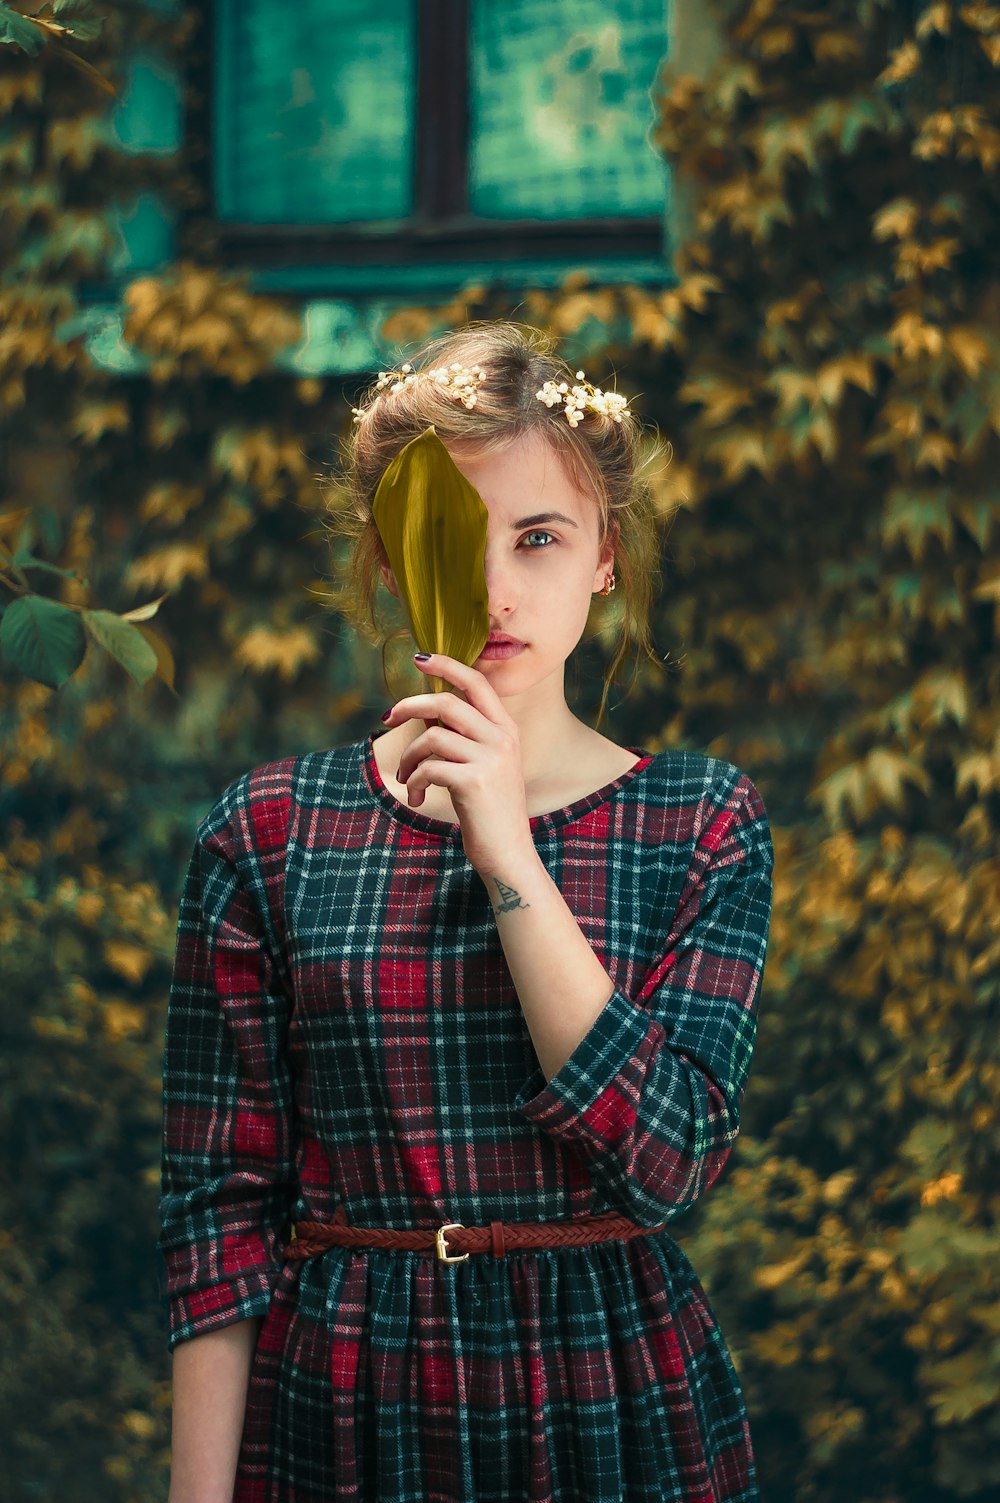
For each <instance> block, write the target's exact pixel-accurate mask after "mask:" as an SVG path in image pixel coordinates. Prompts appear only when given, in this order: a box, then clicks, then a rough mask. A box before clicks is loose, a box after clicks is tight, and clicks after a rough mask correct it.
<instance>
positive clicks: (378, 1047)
mask: <svg viewBox="0 0 1000 1503" xmlns="http://www.w3.org/2000/svg"><path fill="white" fill-rule="evenodd" d="M429 427H433V428H434V430H435V432H436V433H437V435H438V437H439V438H440V439H441V441H442V442H443V443H444V445H445V447H446V448H447V450H448V453H449V454H450V456H451V459H452V460H453V461H454V463H455V464H456V465H457V466H458V468H459V469H460V470H461V472H462V473H463V474H464V476H465V477H466V480H468V481H469V482H471V484H472V485H473V486H474V487H475V488H476V489H477V490H478V492H479V495H480V498H481V500H482V502H483V504H484V505H485V508H486V511H487V514H488V526H487V536H486V545H485V553H484V557H483V567H484V570H485V582H486V592H487V596H488V608H489V627H490V635H491V637H493V636H495V635H503V636H504V637H506V638H508V639H514V643H515V645H514V646H513V647H508V648H507V649H506V650H491V649H490V648H489V646H488V645H487V647H486V648H485V649H484V651H483V652H482V654H481V655H480V656H479V657H478V658H477V659H476V661H475V662H474V663H472V664H471V665H470V664H467V663H464V662H461V661H459V660H458V659H456V658H453V657H449V656H447V655H443V654H437V655H432V656H431V657H430V658H429V659H428V660H426V661H422V662H419V663H418V666H419V667H420V668H421V670H422V671H424V672H426V673H428V674H431V675H434V676H436V677H438V678H439V679H440V680H443V681H444V683H445V684H446V686H447V687H446V688H445V690H444V692H441V693H430V692H429V690H430V688H431V685H430V684H429V683H428V685H427V687H426V690H424V691H422V692H416V693H413V694H410V695H408V696H406V697H404V698H403V699H401V700H399V701H398V702H397V703H396V704H394V705H392V706H391V707H390V710H389V711H388V712H387V717H383V718H385V719H387V724H388V729H384V730H379V731H373V732H371V733H369V735H367V736H366V737H365V738H364V739H363V740H362V741H360V742H354V743H350V744H347V745H341V746H335V747H332V748H328V749H325V750H323V751H314V752H307V753H305V754H303V755H300V756H296V757H288V758H285V759H283V760H281V761H277V762H273V763H269V764H267V765H266V766H263V767H258V768H255V769H253V770H251V771H250V772H247V773H245V774H244V775H243V776H242V777H240V778H238V779H237V780H236V781H235V782H233V783H231V784H230V785H229V787H227V788H226V789H225V791H224V792H223V793H222V794H221V796H220V797H219V799H218V800H217V801H216V803H215V805H214V806H213V808H212V809H211V810H210V811H209V813H208V814H207V815H206V816H205V818H204V819H203V820H202V822H201V824H200V825H199V828H198V835H197V840H196V844H195V850H194V854H193V856H192V860H191V865H190V868H189V871H188V876H187V882H186V885H185V889H184V894H183V898H182V903H181V912H180V920H179V925H178V941H177V956H176V963H175V972H174V978H173V984H172V987H171V993H170V1004H169V1010H168V1022H167V1038H166V1048H165V1055H164V1122H163V1173H162V1198H161V1233H160V1239H159V1246H160V1249H161V1251H162V1254H163V1257H164V1260H165V1263H164V1267H165V1271H166V1277H165V1286H164V1298H165V1302H166V1306H167V1310H168V1318H169V1335H168V1344H169V1348H170V1350H171V1351H172V1352H173V1354H174V1421H173V1470H172V1479H171V1494H170V1499H171V1503H229V1500H230V1498H232V1499H234V1500H236V1503H250V1500H253V1503H279V1500H281V1503H321V1500H322V1503H346V1500H348V1499H351V1500H360V1499H364V1500H368V1499H372V1500H375V1499H378V1500H381V1503H411V1500H412V1503H417V1500H420V1503H432V1500H433V1503H526V1500H532V1503H556V1500H564V1503H569V1500H572V1503H653V1500H656V1503H665V1500H668V1499H670V1500H681V1499H689V1500H693V1499H698V1500H699V1503H711V1500H723V1499H725V1500H729V1503H750V1500H755V1499H757V1498H758V1497H759V1493H758V1489H757V1478H756V1469H755V1465H754V1459H753V1453H752V1448H751V1440H750V1431H749V1425H748V1420H747V1415H746V1410H745V1405H744V1401H743V1396H742V1392H741V1390H740V1387H739V1383H738V1380H737V1377H736V1373H735V1370H734V1368H733V1364H732V1360H731V1357H730V1355H729V1352H728V1350H727V1347H726V1344H725V1341H724V1338H723V1336H722V1334H721V1332H720V1330H719V1327H718V1325H717V1323H716V1320H715V1318H714V1316H713V1313H712V1311H711V1308H710V1306H709V1303H708V1301H707V1299H706V1296H705V1293H704V1291H703V1289H702V1287H701V1285H700V1283H699V1281H698V1279H697V1277H696V1275H695V1273H694V1271H693V1269H692V1267H691V1265H690V1263H689V1262H688V1260H687V1258H686V1256H685V1255H684V1253H683V1252H682V1251H681V1249H680V1248H679V1247H678V1245H677V1244H676V1242H675V1241H674V1240H673V1238H672V1237H671V1236H670V1235H669V1234H668V1233H667V1231H666V1230H665V1228H666V1225H667V1223H668V1222H670V1221H671V1220H672V1219H673V1218H674V1217H676V1216H678V1215H680V1214H681V1213H683V1212H684V1211H685V1210H687V1209H688V1208H689V1207H690V1206H691V1205H692V1204H693V1203H694V1202H695V1201H696V1200H697V1199H698V1198H699V1197H700V1196H701V1195H703V1194H704V1193H705V1191H706V1190H708V1188H709V1187H710V1186H711V1184H712V1183H713V1182H714V1180H715V1179H716V1178H717V1176H718V1174H719V1172H720V1170H721V1169H722V1167H723V1165H724V1163H725V1161H726V1159H727V1157H728V1155H729V1153H730V1151H731V1149H732V1145H733V1142H734V1141H735V1138H736V1136H737V1133H738V1130H739V1110H740V1105H741V1102H742V1097H743V1092H744V1089H745V1086H746V1082H747V1077H748V1074H749V1068H750V1060H751V1054H752V1049H753V1043H754V1036H755V1021H756V1013H757V1005H758V998H759V988H760V981H761V977H762V973H763V967H764V959H765V953H766V947H767V936H768V928H769V920H770V902H771V872H772V867H773V850H772V845H771V836H770V830H769V826H768V821H767V816H766V813H765V810H764V807H763V804H762V802H761V798H760V795H759V793H758V791H757V789H756V788H755V786H754V784H753V782H752V781H751V779H750V778H749V777H748V776H747V775H746V773H744V772H742V771H741V770H740V769H739V768H738V767H736V766H734V765H733V764H732V763H729V762H726V761H722V760H720V759H717V758H712V757H708V756H703V755H700V754H697V753H695V752H690V751H681V750H675V749H671V748H668V749H666V750H664V751H661V752H658V753H656V754H650V753H649V752H646V751H643V750H642V749H640V748H637V747H623V746H618V745H616V744H615V743H614V742H613V741H611V740H609V739H607V738H606V737H604V736H602V735H600V734H599V733H598V732H597V731H596V730H593V729H591V728H590V727H588V726H587V725H585V724H584V723H583V722H581V721H580V720H579V719H578V718H577V717H576V716H574V715H573V714H572V712H571V710H570V709H569V707H568V705H567V703H566V699H565V695H564V684H563V674H564V668H565V663H566V660H567V658H568V657H569V655H570V654H571V652H572V651H573V649H574V647H575V646H576V644H577V642H578V641H579V639H580V637H581V635H582V633H583V631H584V628H585V626H586V624H587V620H588V617H589V613H590V610H591V604H592V597H593V596H594V595H595V594H600V595H606V594H608V593H609V592H610V590H611V589H612V588H613V587H614V573H613V571H614V567H615V564H616V562H617V563H619V566H620V567H621V569H622V573H623V579H624V582H625V585H626V589H627V591H628V592H629V596H630V602H629V603H630V604H631V605H632V606H634V605H635V602H636V601H637V600H638V601H640V602H642V601H643V599H644V598H648V597H644V595H643V590H644V587H645V585H644V581H645V580H646V579H647V576H648V571H647V574H641V571H640V570H638V569H637V567H636V561H637V560H641V559H642V558H643V557H647V558H648V552H649V550H648V547H646V553H645V554H644V552H643V549H644V546H646V545H644V543H643V538H644V537H645V538H646V544H648V540H649V536H650V534H649V531H648V528H649V517H648V512H646V513H644V512H643V509H642V508H643V501H644V497H645V498H646V499H648V496H647V493H646V492H645V491H644V489H643V485H642V483H641V481H640V479H639V471H638V465H637V458H636V455H637V438H638V429H637V425H636V422H635V419H634V417H633V416H632V414H631V413H630V412H629V411H628V408H627V403H626V401H625V399H624V398H621V397H618V396H617V395H616V394H614V393H604V392H602V391H601V390H600V389H599V388H596V387H593V386H592V385H591V384H590V383H589V382H587V381H586V380H585V378H584V377H583V373H582V372H577V373H576V375H575V377H574V373H573V372H572V371H570V370H569V369H568V368H567V367H565V365H564V363H563V362H562V361H561V360H559V359H558V358H557V357H556V356H555V355H554V354H553V353H552V351H551V348H550V346H549V343H548V341H547V340H546V339H545V338H544V336H542V335H540V334H539V333H538V332H537V331H531V330H525V329H523V328H521V327H519V326H516V325H512V324H505V323H499V324H477V325H472V326H470V327H469V328H467V329H465V330H462V331H459V332H457V333H454V334H451V335H447V336H443V337H442V338H439V339H437V340H435V341H433V342H431V343H430V344H428V345H427V346H426V347H425V348H424V349H423V350H422V351H421V352H420V353H419V354H418V355H417V356H415V357H414V358H413V360H412V361H411V362H410V364H408V365H407V366H405V367H404V368H403V370H402V371H400V372H398V373H393V374H392V375H385V376H383V377H381V378H380V381H379V383H378V385H377V386H376V387H375V388H373V389H372V390H371V391H370V392H369V395H368V400H367V401H366V403H365V404H364V405H363V406H362V407H361V408H358V409H355V424H354V429H353V433H352V439H351V444H350V478H351V480H352V483H353V486H354V492H355V497H356V512H355V523H356V530H355V532H354V534H353V539H354V545H355V551H354V562H355V565H356V578H360V579H361V580H364V579H365V578H366V571H367V581H368V589H369V597H368V602H369V605H370V603H371V592H372V591H373V590H374V587H375V584H376V583H377V577H378V576H379V575H380V576H381V578H382V579H383V581H384V582H385V584H386V585H387V587H388V588H389V589H390V590H392V591H393V593H395V594H400V593H401V587H400V581H399V580H397V578H396V577H395V574H394V572H393V569H392V567H391V565H390V561H389V554H388V552H387V550H386V548H385V546H384V544H383V542H382V539H381V537H380V535H379V532H378V529H377V527H376V526H375V523H374V519H373V515H372V503H373V500H374V498H375V493H376V490H377V488H378V483H379V480H380V478H381V477H382V476H383V475H384V474H385V472H386V469H387V467H388V465H389V464H390V463H391V462H392V461H393V460H394V459H395V458H396V456H398V455H399V454H400V452H401V450H402V449H403V448H404V446H405V445H407V444H408V443H409V442H410V441H411V440H413V439H414V438H415V437H416V436H418V435H420V434H421V433H425V432H426V431H427V429H428V428H429ZM644 518H645V520H644ZM644 527H646V528H647V531H646V532H645V533H644V532H643V528H644ZM420 645H423V644H418V646H420ZM606 692H607V686H606V685H605V693H606ZM601 708H602V712H603V701H602V707H601Z"/></svg>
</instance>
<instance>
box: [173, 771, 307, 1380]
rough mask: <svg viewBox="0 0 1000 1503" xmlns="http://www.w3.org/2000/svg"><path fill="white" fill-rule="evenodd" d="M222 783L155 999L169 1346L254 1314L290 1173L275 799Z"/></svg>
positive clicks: (281, 814)
mask: <svg viewBox="0 0 1000 1503" xmlns="http://www.w3.org/2000/svg"><path fill="white" fill-rule="evenodd" d="M272 793H273V795H274V796H268V792H267V789H266V788H265V789H263V790H262V789H261V788H260V786H259V783H258V785H257V789H256V802H254V801H253V795H254V784H253V783H252V782H251V775H250V774H247V775H246V777H245V778H244V779H241V780H239V782H238V783H236V784H234V785H232V786H231V787H230V788H229V789H227V790H226V792H225V793H224V794H223V795H222V796H221V797H220V799H219V800H218V802H217V803H216V804H215V805H214V807H213V808H212V809H211V810H210V812H209V813H208V814H207V815H206V816H205V818H204V819H203V820H202V822H201V824H200V825H199V827H198V832H197V838H196V841H195V846H194V851H193V853H192V855H191V859H190V863H189V866H188V870H187V875H186V878H185V883H184V888H183V892H182V896H181V904H180V914H179V919H178V926H177V946H176V955H175V961H174V969H173V976H172V981H171V986H170V993H169V998H168V1004H167V1024H166V1036H165V1046H164V1063H163V1118H162V1154H161V1176H160V1192H161V1193H160V1229H159V1236H158V1240H157V1248H158V1251H159V1254H160V1259H161V1261H160V1270H159V1277H160V1293H161V1298H162V1299H163V1301H164V1303H165V1305H166V1310H167V1315H168V1338H167V1339H168V1348H169V1350H170V1351H173V1349H174V1347H175V1346H176V1345H177V1344H178V1342H180V1341H184V1340H187V1339H188V1338H189V1337H192V1336H196V1335H200V1334H201V1333H202V1332H205V1331H209V1330H213V1329H215V1328H216V1327H219V1326H225V1325H229V1324H231V1323H232V1322H234V1321H237V1320H243V1319H246V1318H248V1317H250V1316H254V1315H263V1314H264V1313H265V1312H266V1311H267V1309H268V1306H269V1305H270V1301H271V1294H272V1290H273V1288H274V1285H275V1283H276V1280H277V1277H278V1274H279V1272H280V1269H281V1256H280V1245H281V1244H280V1239H281V1237H282V1236H283V1233H284V1230H285V1227H286V1222H287V1219H288V1212H289V1207H290V1203H291V1194H290V1185H291V1181H292V1179H293V1165H294V1154H293V1141H292V1139H293V1132H292V1088H291V1081H290V1074H289V1069H288V1066H287V1062H286V1058H285V1053H284V1044H285V1041H286V1035H287V1029H288V1011H289V1008H288V1000H287V990H288V988H287V984H286V977H285V976H284V971H283V967H282V965H281V963H280V962H279V961H278V960H277V959H276V956H277V955H278V953H279V951H280V945H279V944H278V943H276V939H277V936H276V931H275V925H274V919H273V913H274V906H275V899H276V894H275V889H276V888H277V887H278V886H279V884H280V880H281V874H282V873H283V867H284V860H283V852H284V847H285V842H286V835H287V822H288V820H287V814H288V800H287V798H285V799H282V798H280V797H278V796H277V794H278V790H277V789H272Z"/></svg>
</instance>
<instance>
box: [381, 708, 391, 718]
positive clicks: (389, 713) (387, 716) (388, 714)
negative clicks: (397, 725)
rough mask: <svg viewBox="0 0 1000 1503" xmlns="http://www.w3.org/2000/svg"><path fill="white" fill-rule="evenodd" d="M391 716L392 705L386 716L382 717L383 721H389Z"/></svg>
mask: <svg viewBox="0 0 1000 1503" xmlns="http://www.w3.org/2000/svg"><path fill="white" fill-rule="evenodd" d="M391 714H392V706H391V705H390V706H389V708H388V709H387V710H386V712H385V714H384V715H383V716H382V719H383V720H388V719H389V716H390V715H391Z"/></svg>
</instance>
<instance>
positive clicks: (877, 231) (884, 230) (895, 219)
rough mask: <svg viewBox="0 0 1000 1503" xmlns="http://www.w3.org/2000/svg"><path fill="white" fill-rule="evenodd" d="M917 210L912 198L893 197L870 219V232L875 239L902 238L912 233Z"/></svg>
mask: <svg viewBox="0 0 1000 1503" xmlns="http://www.w3.org/2000/svg"><path fill="white" fill-rule="evenodd" d="M918 213H919V210H918V208H917V205H916V204H915V203H914V202H913V200H912V198H894V199H893V200H892V201H891V202H890V203H887V204H884V205H883V206H882V208H881V209H879V211H878V213H877V214H876V215H875V216H874V218H873V219H872V234H873V235H874V237H875V239H876V240H890V239H896V240H902V239H903V238H904V236H906V235H912V234H913V230H914V226H915V225H916V223H917V215H918Z"/></svg>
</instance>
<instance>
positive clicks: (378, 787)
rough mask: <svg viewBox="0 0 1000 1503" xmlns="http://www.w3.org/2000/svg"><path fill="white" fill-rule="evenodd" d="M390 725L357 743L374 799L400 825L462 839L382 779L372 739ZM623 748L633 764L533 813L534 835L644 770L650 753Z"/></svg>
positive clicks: (568, 819) (568, 820)
mask: <svg viewBox="0 0 1000 1503" xmlns="http://www.w3.org/2000/svg"><path fill="white" fill-rule="evenodd" d="M388 733H389V727H388V726H386V727H385V728H384V729H378V730H373V731H369V732H368V735H367V736H366V737H365V738H364V740H363V741H361V742H359V743H358V744H359V747H360V750H361V763H362V767H363V769H364V773H365V777H366V778H367V780H368V785H369V787H370V788H371V790H372V792H373V793H374V794H375V796H376V798H377V799H378V800H379V802H380V803H381V804H382V805H383V807H384V808H385V809H387V810H388V812H389V813H390V814H391V815H392V816H393V817H394V818H395V819H398V820H400V821H401V822H402V823H403V824H407V825H410V826H412V827H413V828H414V829H416V830H423V831H425V832H426V833H427V834H428V835H437V836H438V837H440V838H441V839H444V840H461V838H462V827H461V825H460V824H458V823H455V822H453V821H452V820H450V819H437V818H436V817H435V816H434V815H431V814H424V813H423V811H422V810H420V809H411V808H410V806H409V804H404V803H403V802H402V800H401V799H398V798H397V797H396V796H395V794H394V793H391V792H390V791H389V789H388V788H387V787H386V785H385V783H384V782H383V780H382V774H381V773H380V772H379V768H378V763H377V762H376V760H375V742H376V740H377V739H378V737H379V736H386V735H388ZM625 750H626V751H630V752H632V753H634V755H635V756H637V757H638V758H639V761H638V762H636V763H635V764H634V765H633V766H632V767H629V768H626V770H625V771H624V772H623V773H620V774H619V775H618V777H617V778H615V779H614V780H613V781H612V782H610V783H605V784H604V786H603V788H595V789H594V792H593V793H587V794H585V795H584V796H583V798H578V799H574V801H573V802H572V803H571V804H564V805H563V807H562V808H561V809H551V810H550V811H549V812H548V813H547V814H532V815H530V816H529V818H528V826H529V828H530V830H531V832H532V834H533V835H535V834H538V835H545V834H548V833H549V831H551V830H555V829H558V828H559V827H560V826H561V825H568V824H572V823H573V821H574V820H577V819H580V818H582V816H583V815H584V814H589V813H590V811H591V810H592V809H597V808H599V807H600V805H601V804H604V803H607V801H608V799H610V798H611V797H612V795H613V794H615V793H617V792H618V789H619V788H622V787H624V785H625V784H626V783H630V782H631V781H632V779H633V778H635V777H638V776H639V775H640V774H641V773H643V772H645V771H646V768H647V767H648V766H649V765H650V763H651V762H652V761H653V753H652V752H648V751H645V750H644V749H643V748H642V747H640V746H627V747H626V748H625Z"/></svg>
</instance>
